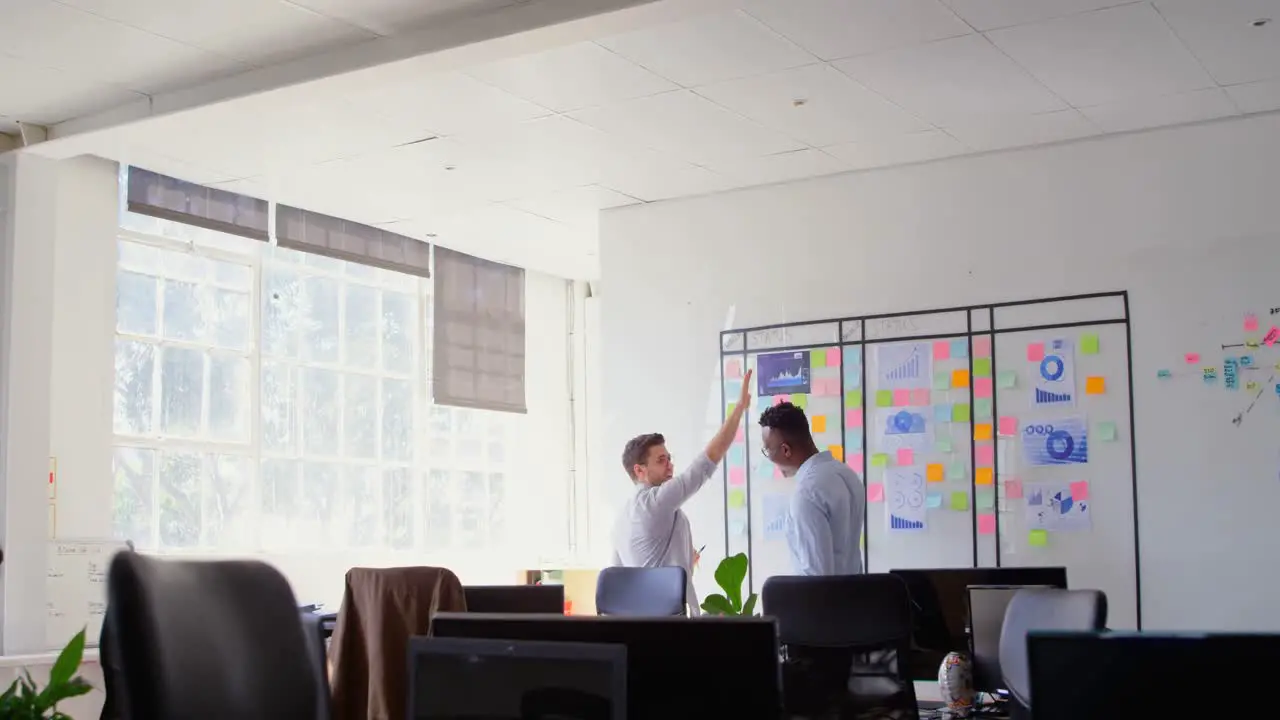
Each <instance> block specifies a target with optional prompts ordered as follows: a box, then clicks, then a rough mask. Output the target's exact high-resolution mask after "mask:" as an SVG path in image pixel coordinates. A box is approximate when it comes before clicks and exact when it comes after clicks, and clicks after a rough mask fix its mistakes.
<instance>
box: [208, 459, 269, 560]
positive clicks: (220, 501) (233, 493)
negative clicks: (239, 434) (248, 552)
mask: <svg viewBox="0 0 1280 720" xmlns="http://www.w3.org/2000/svg"><path fill="white" fill-rule="evenodd" d="M250 466H251V463H250V462H249V458H247V457H239V456H235V455H215V456H213V476H212V477H211V478H210V480H209V489H208V491H207V492H206V493H205V495H204V545H206V546H209V547H216V548H219V549H229V548H252V547H254V546H255V544H256V543H255V540H256V538H255V535H254V516H253V484H252V478H251V477H250Z"/></svg>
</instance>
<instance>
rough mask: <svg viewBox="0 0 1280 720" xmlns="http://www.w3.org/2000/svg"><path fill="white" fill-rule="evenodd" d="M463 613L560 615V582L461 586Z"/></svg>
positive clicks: (562, 601)
mask: <svg viewBox="0 0 1280 720" xmlns="http://www.w3.org/2000/svg"><path fill="white" fill-rule="evenodd" d="M462 593H463V595H465V596H466V599H467V612H481V613H541V614H544V615H563V614H564V586H563V585H464V586H463V587H462Z"/></svg>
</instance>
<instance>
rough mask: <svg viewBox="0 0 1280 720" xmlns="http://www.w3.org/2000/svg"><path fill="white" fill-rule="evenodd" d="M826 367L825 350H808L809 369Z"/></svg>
mask: <svg viewBox="0 0 1280 720" xmlns="http://www.w3.org/2000/svg"><path fill="white" fill-rule="evenodd" d="M826 366H827V351H826V350H810V351H809V367H811V368H819V367H826Z"/></svg>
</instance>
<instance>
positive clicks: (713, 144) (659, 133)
mask: <svg viewBox="0 0 1280 720" xmlns="http://www.w3.org/2000/svg"><path fill="white" fill-rule="evenodd" d="M571 117H573V118H574V119H576V120H579V121H581V122H583V123H586V124H587V125H590V126H592V127H594V128H597V129H599V130H603V131H604V132H607V133H609V134H612V135H615V136H617V137H620V138H623V139H625V140H628V141H630V142H634V143H637V144H639V145H642V146H645V147H649V148H653V149H655V150H660V151H663V152H666V153H670V154H671V155H673V156H675V157H678V158H681V159H684V160H688V161H690V162H693V163H696V164H706V163H711V162H714V161H717V160H720V161H723V160H726V159H737V158H747V157H759V156H761V155H772V154H774V153H779V152H786V151H788V150H798V149H800V148H802V147H804V146H803V145H801V144H800V143H798V142H796V141H795V140H792V139H791V138H788V137H787V136H785V135H782V134H780V133H777V132H774V131H773V130H769V129H766V128H763V127H761V126H759V125H757V124H755V123H753V122H751V121H750V120H746V119H743V118H742V117H740V116H738V115H736V114H734V113H732V112H730V111H728V110H726V109H724V108H722V107H720V106H718V105H716V104H714V103H712V102H711V101H709V100H707V99H706V98H703V97H701V96H699V95H696V94H694V93H693V92H692V91H689V90H680V91H677V92H670V93H663V94H662V95H654V96H651V97H647V98H640V99H639V100H631V101H629V102H625V103H619V104H617V105H609V106H607V107H602V108H592V109H590V110H582V111H579V112H576V113H573V115H572V116H571ZM618 189H621V188H618ZM628 194H630V193H628Z"/></svg>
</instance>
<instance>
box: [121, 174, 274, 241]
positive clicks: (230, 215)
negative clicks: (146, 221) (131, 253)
mask: <svg viewBox="0 0 1280 720" xmlns="http://www.w3.org/2000/svg"><path fill="white" fill-rule="evenodd" d="M128 207H129V211H130V212H135V213H138V214H140V215H149V216H151V217H156V218H160V219H162V220H171V221H173V222H180V223H184V224H187V225H194V226H196V227H202V228H207V229H209V230H216V231H217V232H222V233H228V234H230V235H241V236H243V237H247V238H252V239H254V240H261V241H263V242H266V241H267V239H268V234H267V207H268V203H267V201H266V200H259V199H258V198H255V197H249V196H248V195H240V194H237V193H233V192H228V191H226V190H218V189H216V188H209V187H205V186H203V185H196V184H195V183H189V182H186V181H185V180H179V179H177V178H172V177H169V176H168V175H161V174H159V173H154V172H151V171H150V170H143V169H142V168H137V167H130V168H129V192H128Z"/></svg>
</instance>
